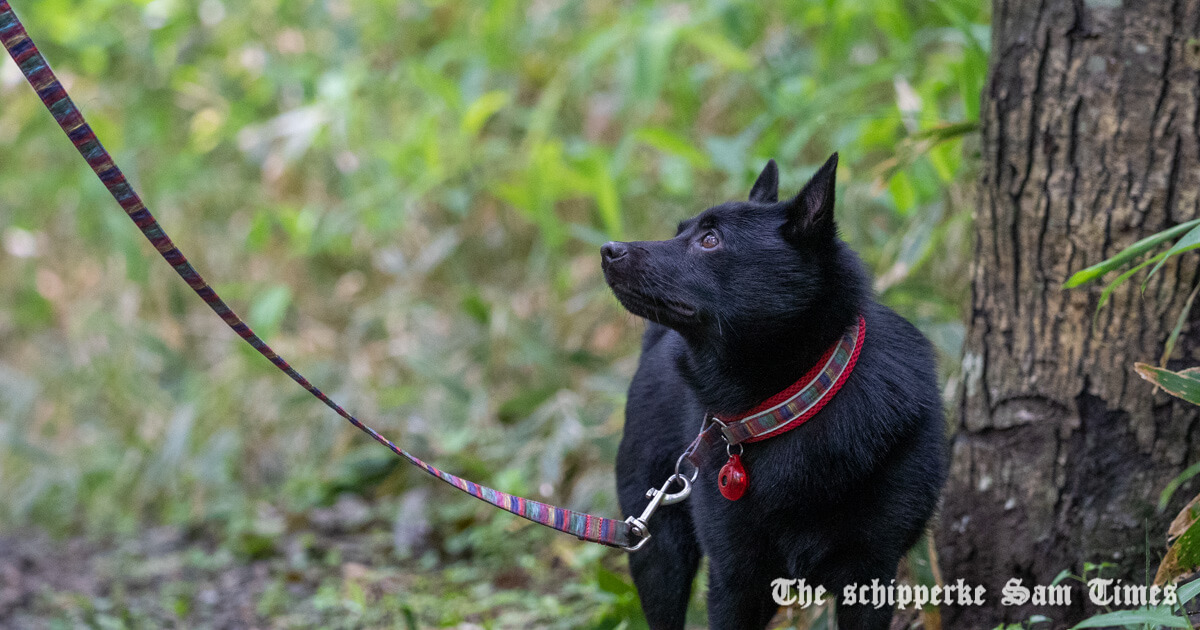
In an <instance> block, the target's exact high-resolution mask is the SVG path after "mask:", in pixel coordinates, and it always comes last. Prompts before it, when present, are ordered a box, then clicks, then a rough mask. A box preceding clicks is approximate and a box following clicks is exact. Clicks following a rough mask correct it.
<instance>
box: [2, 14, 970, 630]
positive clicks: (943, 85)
mask: <svg viewBox="0 0 1200 630" xmlns="http://www.w3.org/2000/svg"><path fill="white" fill-rule="evenodd" d="M16 4H17V6H16V7H15V8H16V10H17V11H18V12H19V14H20V16H21V18H22V19H23V20H24V21H25V23H26V26H27V27H28V28H29V31H30V33H31V35H32V36H33V38H34V39H35V41H37V42H38V44H39V46H40V47H41V48H42V50H43V52H44V53H45V54H46V55H47V57H48V58H49V59H50V61H51V63H52V64H53V66H54V67H55V69H56V71H58V72H59V74H60V76H61V77H62V78H63V79H64V80H65V82H66V84H67V86H68V88H69V89H70V91H71V93H72V96H73V97H74V99H75V101H76V102H77V103H78V104H79V105H80V106H81V108H82V109H83V110H84V113H85V114H86V115H87V116H88V118H89V120H90V121H91V122H92V125H93V127H94V128H95V130H96V132H97V134H98V135H99V137H100V139H101V140H102V141H103V142H104V143H105V145H106V146H107V147H108V148H109V150H110V151H112V152H113V154H114V156H115V157H116V159H117V161H118V162H119V163H120V164H121V165H122V166H123V168H124V169H125V170H126V173H127V175H128V176H129V177H130V178H131V179H132V181H133V182H134V183H135V185H136V186H137V187H138V189H139V190H140V192H141V193H142V195H143V197H144V198H145V200H146V201H147V204H148V205H149V207H150V208H151V209H152V210H153V211H154V212H155V213H156V215H157V216H158V217H159V219H160V221H161V222H162V223H163V225H164V227H165V228H166V229H167V231H168V232H169V233H170V234H172V236H173V237H174V238H175V240H176V242H177V243H178V244H179V245H180V246H181V248H182V249H183V251H184V252H185V253H186V254H188V255H189V257H190V258H191V259H192V260H193V262H194V263H195V265H196V267H197V268H198V269H199V270H200V271H201V272H202V273H203V274H204V275H205V276H206V278H207V279H208V280H209V281H210V282H211V284H212V285H213V286H214V287H215V288H217V290H218V291H220V292H221V294H222V295H224V296H225V297H226V298H227V299H228V300H229V301H230V303H231V304H232V305H233V306H234V308H235V309H237V310H239V312H244V313H245V314H246V315H247V316H248V318H249V319H250V321H251V322H252V323H253V324H254V325H255V326H256V327H257V328H258V330H259V332H261V333H264V336H265V337H266V338H267V340H268V342H269V343H271V344H272V345H273V346H274V347H275V348H276V349H277V350H278V351H279V352H280V353H281V354H282V355H283V356H284V357H286V358H287V359H288V360H289V361H290V362H291V363H292V364H293V365H295V366H296V367H297V368H298V369H300V371H301V372H303V373H304V374H305V375H306V376H308V377H309V378H310V379H311V380H312V381H313V382H314V383H315V384H317V385H318V386H319V387H321V388H322V389H323V390H324V391H326V392H328V393H330V394H331V395H332V396H333V397H334V398H336V399H338V400H339V401H340V402H342V403H343V404H344V405H345V406H347V407H348V408H349V409H351V410H352V411H353V412H354V413H356V414H358V415H359V417H361V418H363V419H364V420H367V421H368V422H370V423H372V424H373V426H376V427H377V428H379V429H380V430H381V431H382V432H383V433H384V434H385V435H389V436H390V437H392V438H394V439H396V440H397V441H398V442H399V443H401V444H403V445H404V446H405V447H406V448H410V449H412V450H414V451H416V452H417V453H420V454H422V455H428V457H429V459H430V460H432V461H435V462H437V463H438V465H440V466H441V467H443V468H445V469H447V470H450V471H453V472H455V473H461V474H464V475H466V476H468V477H470V478H472V479H474V480H477V481H479V482H481V483H487V484H489V485H493V486H495V487H499V488H502V489H504V490H506V491H513V492H519V493H526V494H528V495H531V496H533V497H545V498H548V499H549V500H552V501H555V502H559V503H562V504H566V505H570V506H571V507H573V508H578V509H584V510H594V511H600V512H607V513H614V512H615V511H616V506H615V501H614V496H613V494H614V493H613V483H612V472H611V471H612V462H613V459H614V456H615V449H616V443H617V439H618V436H619V432H620V426H621V412H620V409H621V406H622V404H623V399H624V389H625V386H626V384H627V382H628V379H629V378H630V376H631V370H632V366H633V362H632V358H633V357H634V356H635V354H636V349H637V341H638V340H637V338H638V333H639V331H640V325H639V324H638V322H637V321H636V320H635V319H633V318H631V317H630V316H628V315H627V314H625V313H623V311H622V310H621V309H620V307H619V306H618V305H617V304H616V303H615V301H614V300H613V299H612V298H611V297H610V296H609V294H608V292H607V290H606V288H605V287H604V284H603V280H602V278H601V276H600V273H599V265H598V260H597V259H598V256H597V253H596V246H597V245H598V244H600V243H603V242H604V241H606V240H608V239H613V238H629V239H643V238H663V237H666V236H669V235H670V234H671V233H672V229H673V228H672V226H673V225H674V224H675V223H676V222H677V221H678V220H680V219H682V218H684V217H686V216H690V215H692V214H694V213H696V212H698V211H699V210H701V209H703V207H705V206H707V205H710V204H713V203H717V202H719V201H723V200H726V199H729V198H734V197H741V196H744V195H745V194H746V192H747V190H748V187H749V185H750V182H751V181H752V179H753V177H754V175H755V174H756V173H757V171H758V170H759V169H760V168H761V167H762V165H763V163H764V162H765V161H766V159H767V158H768V157H775V158H777V159H778V160H779V161H780V164H781V165H782V167H783V170H784V174H783V181H784V183H785V187H790V188H791V189H793V190H798V189H799V187H800V185H801V184H802V183H803V177H804V176H806V175H807V174H808V173H810V172H811V171H812V170H813V169H814V168H815V167H816V166H817V165H819V164H820V163H821V162H822V161H823V160H824V159H825V157H827V156H828V154H829V153H830V152H832V151H833V150H838V151H840V152H841V155H842V172H841V174H840V177H839V181H840V182H841V183H842V190H841V191H839V196H840V199H841V205H840V209H839V212H840V215H839V222H840V227H841V230H842V233H843V235H844V237H845V238H846V239H847V240H848V241H849V242H850V243H851V244H852V245H853V246H854V247H855V248H856V249H858V250H859V251H860V252H862V253H863V256H864V259H865V260H866V262H867V263H868V265H870V266H871V267H872V268H873V269H874V270H875V271H876V273H877V275H878V277H879V284H878V287H877V288H878V289H879V291H880V293H881V296H882V298H883V299H884V300H885V301H886V302H888V303H889V304H891V305H893V306H894V307H895V308H897V309H898V310H900V311H901V312H902V313H903V314H905V315H906V316H908V317H909V318H910V319H912V320H914V321H915V322H916V323H917V324H918V325H919V326H920V327H922V329H924V330H925V331H926V332H927V333H928V334H929V335H930V337H931V338H933V339H934V340H935V343H936V344H937V345H938V347H939V349H940V350H942V351H943V352H944V353H945V355H946V356H948V357H955V356H957V352H958V347H959V345H960V344H961V339H962V329H961V324H960V322H961V316H960V315H961V309H962V306H963V304H964V298H965V287H966V281H965V278H964V275H963V274H962V273H961V269H962V268H963V266H964V264H965V260H966V256H967V248H968V245H969V232H968V229H967V228H968V225H967V223H968V221H967V218H968V217H969V203H966V202H964V201H963V200H964V199H967V198H969V194H968V187H967V186H966V185H964V184H965V183H966V182H969V181H970V180H971V179H972V177H973V166H972V164H973V161H974V157H975V155H974V154H975V149H974V148H973V135H972V134H973V131H974V129H975V126H976V124H977V123H976V118H977V116H978V111H979V98H978V97H979V94H980V91H981V87H982V81H983V77H984V75H985V73H986V58H987V52H988V51H987V43H988V41H989V37H988V33H987V25H986V23H987V19H988V16H987V14H986V8H985V7H981V6H980V3H976V2H969V1H967V0H951V1H949V2H941V3H917V4H913V3H910V2H905V1H903V0H875V1H873V2H858V1H854V0H830V1H827V2H812V3H787V2H756V3H751V2H724V1H717V0H713V1H706V2H697V3H674V4H669V5H668V4H661V3H655V2H649V1H646V0H638V1H634V2H627V3H622V4H619V5H618V4H614V3H605V2H597V1H591V0H564V1H557V2H537V3H518V2H514V1H511V0H508V1H500V2H491V3H451V2H440V1H434V0H429V1H425V2H403V3H394V2H381V1H374V0H335V1H331V2H316V1H315V0H300V1H294V2H283V1H281V0H249V1H247V2H242V3H232V2H222V1H220V0H205V1H204V2H199V3H182V2H169V1H166V0H155V1H153V2H139V3H117V2H108V1H93V2H83V1H81V0H44V1H42V2H29V3H16ZM6 63H8V62H6ZM13 71H14V69H13V68H12V67H11V64H8V65H7V66H5V69H4V70H3V71H2V72H0V99H3V102H4V107H3V109H2V110H0V131H3V133H0V232H2V236H3V239H2V243H0V244H2V245H3V247H4V250H5V252H6V255H5V256H3V257H0V304H2V305H3V306H2V307H0V348H2V351H0V525H2V526H6V527H7V526H37V527H42V528H47V529H50V530H53V531H55V532H57V533H62V534H82V533H88V534H95V533H125V534H132V533H133V532H136V531H140V530H141V529H143V528H144V527H146V526H147V525H150V524H156V523H172V524H180V525H186V526H200V527H204V528H209V529H211V530H212V531H215V532H218V533H219V534H220V535H221V536H222V537H223V540H225V541H226V542H227V543H228V545H229V546H230V548H231V549H233V550H234V551H236V552H237V553H238V554H240V555H239V557H241V558H257V557H269V556H271V555H272V554H280V553H283V550H282V547H280V545H279V537H280V536H283V535H284V532H293V531H297V530H300V529H303V528H304V527H305V526H306V525H305V523H306V514H309V513H310V512H311V510H313V509H315V508H318V507H321V506H326V505H328V504H329V503H331V502H333V501H336V498H337V497H338V496H341V495H342V494H343V493H347V492H349V493H355V494H358V495H361V496H364V497H366V498H367V499H369V500H370V501H372V503H373V505H376V506H378V508H379V509H381V510H384V511H391V513H392V516H393V517H395V518H397V519H399V518H401V517H402V516H403V515H400V514H399V513H398V511H399V510H400V509H401V508H400V501H398V500H397V499H396V497H400V496H404V495H405V493H407V492H410V491H412V490H413V489H415V488H426V487H427V488H428V489H429V492H430V495H429V496H430V498H429V499H428V501H427V503H428V505H426V507H425V511H426V513H425V516H424V518H426V519H427V520H428V522H429V524H430V526H431V527H432V529H433V530H434V531H437V532H438V534H437V536H434V537H433V538H431V540H429V541H427V542H426V543H424V544H425V545H426V547H425V548H423V550H420V549H419V550H417V556H418V557H419V558H423V557H426V556H425V555H422V554H425V553H429V554H432V555H430V556H428V557H430V558H433V560H432V561H433V562H435V564H437V563H447V564H452V563H455V562H459V561H464V560H465V559H467V558H472V559H476V560H479V561H480V562H481V565H480V566H481V567H482V568H481V573H480V574H478V575H477V576H476V578H475V579H483V580H486V579H487V575H489V574H488V573H486V572H483V571H485V570H493V569H496V568H497V567H503V566H508V565H512V564H516V563H519V562H522V561H525V560H528V561H530V562H548V561H550V560H551V559H553V558H555V557H557V555H558V554H559V553H560V552H559V551H555V552H553V553H552V552H548V551H545V550H546V549H551V548H553V549H556V550H557V549H558V548H559V547H558V546H560V545H579V544H580V543H576V542H574V541H570V540H568V541H562V542H554V541H559V540H560V537H558V536H557V535H555V534H552V533H548V532H545V531H539V530H538V528H536V527H534V526H530V525H528V524H524V523H523V522H520V521H519V520H518V519H515V518H513V517H509V516H506V515H502V514H498V513H496V512H495V511H494V510H491V509H489V508H487V506H485V505H482V504H480V503H478V502H476V501H474V500H473V499H470V498H467V497H464V496H461V495H458V494H457V493H455V492H454V491H453V490H451V489H449V488H446V487H443V486H442V485H440V484H438V483H436V482H433V481H431V480H430V479H428V478H427V476H425V475H424V474H423V473H421V472H420V471H417V470H415V469H411V468H407V467H399V466H395V465H390V464H388V463H387V461H385V460H387V458H388V457H390V455H389V454H388V453H386V452H385V451H383V450H382V449H378V448H377V447H375V446H374V445H368V444H367V443H366V442H365V441H364V438H363V437H362V436H359V435H357V434H356V433H354V432H352V430H351V429H350V428H348V427H346V426H344V424H343V423H342V422H341V421H340V420H339V419H338V418H336V417H334V416H332V414H330V413H329V412H328V410H327V409H325V408H324V407H322V406H321V405H319V404H317V403H315V402H314V401H312V400H311V399H309V398H308V397H307V395H306V394H304V393H303V392H302V391H300V390H298V389H296V388H295V386H294V385H293V384H291V383H289V382H288V381H287V380H286V379H285V378H283V377H282V376H280V375H279V374H278V373H276V372H275V371H274V370H273V368H272V367H271V366H270V365H268V364H267V363H266V362H264V361H262V359H261V357H257V356H256V355H254V354H253V353H252V352H248V351H247V350H246V349H242V347H241V345H240V344H241V341H240V340H239V339H237V338H236V336H235V335H232V334H230V333H229V332H228V331H227V330H224V329H223V328H222V324H221V323H220V321H219V320H218V319H217V318H216V317H214V316H213V315H212V313H211V312H210V311H208V309H207V308H206V307H205V306H204V304H203V303H202V302H200V301H199V300H197V299H195V297H194V296H192V295H191V294H190V293H189V292H188V290H187V288H186V287H185V286H183V284H182V283H180V282H179V281H178V279H177V278H175V277H174V275H173V273H172V272H171V270H170V269H169V268H168V267H167V266H166V265H163V264H161V263H160V262H159V261H158V260H156V259H155V257H154V252H153V250H152V249H151V248H150V247H149V246H148V245H147V244H146V243H144V242H143V241H142V240H141V237H140V236H139V235H138V234H137V233H136V231H135V229H134V227H133V226H132V225H130V224H129V222H128V221H127V220H126V219H124V218H123V217H121V216H120V213H119V210H118V209H117V208H116V206H115V205H114V204H113V202H112V200H111V199H109V198H108V197H107V193H106V192H105V191H104V189H103V188H102V187H101V186H100V185H99V184H98V183H97V182H96V181H94V178H93V176H92V175H91V173H90V172H89V171H88V170H87V168H86V166H85V165H84V163H83V162H82V161H81V160H80V159H79V158H78V157H77V156H76V155H74V153H73V149H72V148H71V146H70V144H69V142H67V140H66V139H65V138H63V137H62V134H61V132H60V131H59V130H58V129H57V127H56V126H55V125H54V124H53V121H52V120H51V118H50V117H49V115H47V114H46V112H44V111H43V109H42V105H41V103H40V102H39V101H38V99H37V98H36V97H35V95H34V94H32V92H31V91H30V90H29V89H28V87H27V86H25V85H23V84H21V83H19V82H17V81H14V80H12V79H13V74H12V72H13ZM364 449H373V450H371V451H366V450H364ZM368 453H375V454H368ZM264 505H267V506H270V507H271V509H273V510H276V511H279V512H282V516H280V517H278V519H277V520H272V519H268V522H266V524H264V521H263V519H262V518H261V514H260V512H261V511H262V510H263V506H264ZM596 566H597V565H596V562H595V561H594V560H593V561H592V562H591V563H590V564H589V563H586V562H585V563H583V564H581V565H579V566H578V567H577V568H575V569H573V571H574V572H575V575H577V576H584V577H583V578H580V579H581V580H582V583H583V584H585V585H587V586H586V588H589V589H591V590H590V591H589V593H592V594H596V593H606V594H607V595H604V598H607V599H606V600H605V601H610V600H611V601H610V605H609V604H606V606H609V608H606V609H605V610H607V611H608V612H605V613H602V614H599V616H598V617H597V619H599V620H601V621H598V622H597V623H598V624H600V625H598V626H597V627H603V624H604V623H607V621H603V620H604V619H609V620H618V619H619V620H622V621H624V620H628V619H636V617H637V615H636V614H635V612H634V608H633V607H631V604H630V601H631V600H630V599H629V597H628V593H627V592H625V591H621V592H614V591H613V590H612V589H617V591H620V589H619V588H617V587H616V586H614V584H613V583H612V581H611V580H609V579H607V578H605V579H604V580H601V579H599V578H596V579H595V580H593V579H592V578H589V577H586V576H591V575H597V574H596V573H595V567H596ZM567 581H568V582H569V581H570V580H567ZM426 588H432V586H431V585H426ZM418 591H419V588H418ZM427 592H428V591H427ZM342 595H343V594H341V593H340V591H339V594H338V598H342ZM331 597H332V595H331ZM347 597H348V599H349V600H350V601H359V600H361V598H357V596H347ZM321 601H326V600H321ZM328 601H334V600H333V599H330V600H328ZM337 601H342V599H337ZM488 601H489V602H491V603H492V605H494V606H495V607H497V608H503V607H504V606H506V605H509V604H503V603H497V600H488ZM339 605H340V604H339ZM405 605H410V604H407V603H406V604H405ZM512 605H513V606H515V605H516V604H512ZM411 610H419V606H417V604H411ZM488 610H492V612H488ZM488 610H483V611H480V610H475V611H474V612H472V613H471V614H473V615H476V616H482V618H487V619H490V618H494V615H493V613H494V610H495V609H488ZM610 613H611V614H610ZM422 614H424V613H421V614H419V615H418V616H421V615H422ZM495 614H499V613H495ZM489 615H491V616H489ZM605 615H608V616H607V617H606V616H605ZM602 621H603V623H602ZM442 622H445V623H458V622H457V621H455V620H454V619H450V618H449V617H448V618H447V619H445V620H442V621H438V622H436V623H442ZM425 623H427V620H426V618H424V617H423V618H422V624H425ZM634 623H635V624H636V622H634Z"/></svg>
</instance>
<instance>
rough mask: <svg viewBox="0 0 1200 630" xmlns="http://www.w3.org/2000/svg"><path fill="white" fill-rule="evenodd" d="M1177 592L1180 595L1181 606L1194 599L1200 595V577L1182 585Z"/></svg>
mask: <svg viewBox="0 0 1200 630" xmlns="http://www.w3.org/2000/svg"><path fill="white" fill-rule="evenodd" d="M1176 594H1177V595H1178V596H1179V604H1180V605H1181V606H1182V605H1183V604H1186V603H1188V602H1190V601H1192V598H1194V597H1196V596H1197V595H1200V578H1197V579H1195V580H1192V581H1191V582H1188V583H1187V584H1184V585H1183V586H1180V587H1179V591H1177V593H1176Z"/></svg>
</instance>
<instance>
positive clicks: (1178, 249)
mask: <svg viewBox="0 0 1200 630" xmlns="http://www.w3.org/2000/svg"><path fill="white" fill-rule="evenodd" d="M1197 247H1200V225H1197V226H1196V227H1194V228H1192V231H1191V232H1188V233H1187V234H1184V235H1183V238H1181V239H1179V240H1178V241H1176V242H1175V245H1174V246H1173V247H1171V249H1168V250H1167V255H1166V256H1164V257H1163V259H1162V260H1160V261H1158V264H1157V265H1154V268H1153V269H1151V270H1150V273H1148V274H1146V281H1149V280H1150V277H1151V276H1153V275H1154V274H1155V273H1156V272H1158V269H1159V268H1160V267H1162V266H1163V264H1164V263H1166V262H1167V259H1168V258H1170V257H1171V256H1174V255H1175V254H1182V253H1183V252H1186V251H1189V250H1192V249H1196V248H1197ZM1146 281H1144V282H1142V290H1143V291H1144V290H1145V289H1146Z"/></svg>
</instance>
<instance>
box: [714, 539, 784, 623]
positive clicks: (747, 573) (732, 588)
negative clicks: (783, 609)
mask: <svg viewBox="0 0 1200 630" xmlns="http://www.w3.org/2000/svg"><path fill="white" fill-rule="evenodd" d="M763 569H764V567H763V566H762V565H761V564H760V563H758V562H754V561H752V560H750V559H748V558H739V557H737V556H736V555H735V554H727V555H726V556H725V557H724V558H721V559H717V558H712V559H710V563H709V576H708V627H709V628H710V629H711V630H741V629H743V628H744V629H746V630H761V629H762V628H766V627H767V624H768V623H770V621H771V618H772V617H774V616H775V612H776V610H778V608H779V606H778V605H776V604H775V601H774V599H772V597H771V579H772V578H771V576H770V574H769V572H767V571H764V570H763ZM776 577H778V576H776Z"/></svg>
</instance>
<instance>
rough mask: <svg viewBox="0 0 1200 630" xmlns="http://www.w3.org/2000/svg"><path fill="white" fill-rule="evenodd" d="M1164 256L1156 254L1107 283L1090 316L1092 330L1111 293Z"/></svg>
mask: <svg viewBox="0 0 1200 630" xmlns="http://www.w3.org/2000/svg"><path fill="white" fill-rule="evenodd" d="M1166 255H1167V254H1166V252H1163V253H1161V254H1158V255H1157V256H1155V257H1154V258H1151V259H1150V260H1147V261H1145V262H1142V263H1140V264H1139V265H1138V266H1136V267H1134V268H1133V269H1130V270H1128V271H1126V272H1125V273H1123V274H1121V275H1119V276H1117V277H1116V279H1114V280H1113V281H1112V282H1110V283H1108V285H1107V286H1105V287H1104V290H1103V291H1101V292H1100V301H1099V302H1097V303H1096V312H1095V313H1094V314H1093V315H1092V328H1095V327H1096V320H1097V318H1099V317H1100V309H1102V308H1104V305H1105V304H1108V298H1110V297H1112V294H1113V291H1116V290H1117V288H1118V287H1120V286H1121V285H1122V284H1125V281H1126V280H1129V278H1131V277H1133V274H1135V273H1137V272H1139V271H1141V270H1142V269H1145V267H1146V265H1149V264H1150V263H1152V262H1154V261H1156V260H1158V259H1159V258H1161V257H1163V256H1166Z"/></svg>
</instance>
